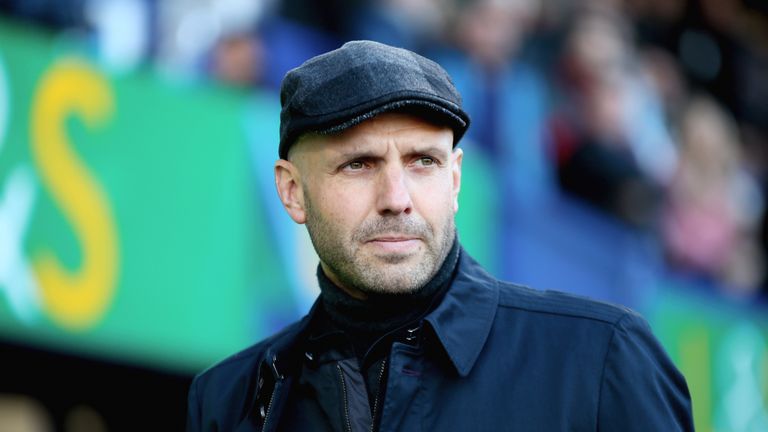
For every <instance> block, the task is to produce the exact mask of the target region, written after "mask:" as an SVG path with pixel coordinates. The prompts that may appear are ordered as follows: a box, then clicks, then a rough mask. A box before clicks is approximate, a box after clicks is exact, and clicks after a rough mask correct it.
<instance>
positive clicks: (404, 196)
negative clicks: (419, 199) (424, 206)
mask: <svg viewBox="0 0 768 432" xmlns="http://www.w3.org/2000/svg"><path fill="white" fill-rule="evenodd" d="M380 176H381V177H380V179H379V180H380V181H379V184H378V187H377V189H378V190H377V197H376V198H377V200H376V207H377V210H378V212H379V214H381V215H387V214H389V215H398V214H400V213H405V214H410V213H411V209H412V207H413V203H412V202H411V192H410V190H409V189H408V185H407V182H406V181H407V178H406V175H405V170H404V167H402V166H399V165H396V166H388V167H386V168H385V169H383V170H382V171H381V174H380Z"/></svg>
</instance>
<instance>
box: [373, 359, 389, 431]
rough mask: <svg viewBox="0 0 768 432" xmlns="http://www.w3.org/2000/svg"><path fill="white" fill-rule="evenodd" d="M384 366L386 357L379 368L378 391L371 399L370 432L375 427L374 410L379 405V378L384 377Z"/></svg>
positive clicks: (385, 366)
mask: <svg viewBox="0 0 768 432" xmlns="http://www.w3.org/2000/svg"><path fill="white" fill-rule="evenodd" d="M386 368H387V359H386V358H385V359H384V360H382V362H381V370H379V387H378V390H379V391H377V392H376V397H375V398H374V399H373V415H372V416H371V432H373V430H374V429H375V427H376V411H377V408H378V407H379V395H380V394H381V380H382V379H383V378H384V369H386Z"/></svg>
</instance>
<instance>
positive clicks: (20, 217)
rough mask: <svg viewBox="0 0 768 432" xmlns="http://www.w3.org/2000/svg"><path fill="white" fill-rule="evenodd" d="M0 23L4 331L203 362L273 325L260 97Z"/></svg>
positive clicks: (274, 268)
mask: <svg viewBox="0 0 768 432" xmlns="http://www.w3.org/2000/svg"><path fill="white" fill-rule="evenodd" d="M0 24H1V25H0V77H2V79H0V107H1V108H0V333H1V334H2V336H4V337H7V338H11V339H14V340H18V341H20V342H23V343H29V344H45V345H46V346H58V347H60V348H65V349H68V348H76V349H79V350H85V351H94V352H97V353H99V354H101V355H107V356H110V357H116V358H122V359H142V360H144V361H149V362H151V363H157V364H160V365H172V366H174V367H181V368H186V369H190V370H197V369H199V368H201V367H203V366H205V365H208V364H210V363H211V362H213V361H215V360H217V359H220V358H222V357H223V356H224V355H227V354H230V353H232V352H234V351H236V350H237V349H240V348H242V347H244V346H246V345H248V344H249V343H252V341H253V339H254V338H255V337H258V336H261V335H263V334H264V333H266V332H268V331H272V330H273V329H272V328H270V323H269V321H268V320H269V318H268V317H269V316H270V313H274V312H275V310H274V309H275V305H273V304H270V299H271V298H273V297H274V298H278V297H284V296H285V294H284V293H281V292H279V289H280V287H281V286H285V283H284V281H283V280H282V279H281V275H283V274H284V273H285V272H284V271H282V270H280V268H279V265H280V264H279V262H278V261H277V258H276V256H275V255H274V254H272V253H271V252H270V249H271V248H270V247H269V246H268V245H267V244H268V242H270V241H271V240H269V239H268V237H269V234H268V232H267V227H266V224H265V223H264V221H263V220H262V218H263V212H262V210H261V209H260V208H259V201H258V200H256V199H254V196H255V193H256V191H255V186H254V181H253V179H252V178H251V177H252V171H253V170H252V168H251V164H250V162H249V157H250V156H249V153H248V147H247V145H246V139H245V129H244V128H243V126H242V121H243V112H244V109H243V106H244V105H245V102H246V101H245V96H244V95H242V94H237V93H228V92H225V91H222V90H221V89H218V90H213V89H210V88H205V87H201V86H193V85H185V86H181V85H171V84H170V83H168V82H163V81H162V80H160V79H158V78H157V77H156V76H152V75H150V74H145V73H141V72H139V73H131V74H130V75H125V76H110V75H109V74H108V73H107V72H105V70H104V69H102V68H100V67H99V66H98V65H97V64H96V63H94V62H93V61H91V60H89V59H88V58H87V57H85V56H82V55H79V54H77V50H74V49H72V48H71V47H63V46H62V45H61V44H60V43H58V42H57V41H56V40H54V39H53V37H52V36H46V35H41V34H38V33H33V32H30V31H27V30H25V29H22V28H17V27H15V26H14V25H12V24H10V23H8V22H2V23H0ZM265 106H266V105H265ZM262 111H265V110H262ZM250 115H255V116H259V115H265V116H267V115H268V116H270V117H269V122H265V123H264V124H273V123H274V122H273V121H272V120H273V118H272V115H273V113H271V112H253V110H251V111H250ZM254 123H255V124H258V123H259V122H258V121H256V122H254ZM263 133H264V134H265V135H272V134H275V135H273V136H276V131H275V130H273V129H269V130H265V131H264V132H263ZM257 291H258V298H257V297H256V293H257ZM273 291H274V292H273ZM282 302H283V303H285V300H284V299H283V300H282ZM278 309H279V308H278ZM260 311H268V312H265V313H264V314H259V312H260ZM278 312H279V311H278ZM265 317H267V318H265ZM203 341H204V342H203Z"/></svg>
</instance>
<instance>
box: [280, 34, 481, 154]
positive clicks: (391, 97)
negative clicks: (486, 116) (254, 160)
mask: <svg viewBox="0 0 768 432" xmlns="http://www.w3.org/2000/svg"><path fill="white" fill-rule="evenodd" d="M280 105H281V107H282V110H281V112H280V149H279V155H280V158H282V159H287V157H288V150H289V149H290V147H291V145H293V143H294V142H295V141H296V139H297V138H298V137H299V136H301V135H302V134H304V133H307V132H316V133H334V132H340V131H342V130H344V129H346V128H349V127H351V126H354V125H356V124H358V123H360V122H362V121H364V120H366V119H369V118H371V117H374V116H376V115H378V114H381V113H383V112H388V111H396V110H397V111H400V110H403V111H407V112H410V113H413V114H414V115H418V116H421V117H424V118H426V119H428V120H430V121H432V122H435V123H438V124H444V125H446V126H448V127H450V128H452V129H453V131H454V133H453V143H454V146H455V145H456V144H457V143H458V142H459V140H460V139H461V137H462V136H463V135H464V132H466V130H467V128H468V127H469V116H468V115H467V113H465V112H464V111H463V110H462V109H461V96H460V95H459V92H458V91H457V90H456V87H455V86H454V85H453V82H452V81H451V78H450V77H449V76H448V73H447V72H446V71H445V70H444V69H443V68H442V67H440V65H438V64H437V63H435V62H433V61H432V60H429V59H427V58H425V57H422V56H420V55H418V54H416V53H414V52H411V51H408V50H405V49H402V48H395V47H391V46H389V45H384V44H381V43H378V42H372V41H352V42H347V43H346V44H344V45H343V46H342V47H341V48H338V49H336V50H333V51H330V52H327V53H325V54H321V55H319V56H317V57H313V58H311V59H309V60H307V61H306V62H304V64H302V65H301V66H299V67H297V68H295V69H292V70H290V71H289V72H288V73H287V74H286V75H285V78H283V83H282V86H281V88H280Z"/></svg>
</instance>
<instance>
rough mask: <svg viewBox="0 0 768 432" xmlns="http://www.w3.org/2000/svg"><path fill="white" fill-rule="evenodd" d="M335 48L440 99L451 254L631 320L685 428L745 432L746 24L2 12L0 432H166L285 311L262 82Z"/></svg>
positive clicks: (766, 363)
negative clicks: (677, 376) (378, 55)
mask: <svg viewBox="0 0 768 432" xmlns="http://www.w3.org/2000/svg"><path fill="white" fill-rule="evenodd" d="M352 39H373V40H378V41H382V42H385V43H389V44H392V45H397V46H402V47H406V48H409V49H412V50H415V51H417V52H419V53H422V54H424V55H426V56H428V57H430V58H432V59H434V60H436V61H437V62H439V63H440V64H441V65H443V67H445V68H446V69H447V70H448V71H449V73H450V74H451V76H452V77H453V78H454V80H455V83H456V85H457V87H458V88H459V90H460V91H461V93H462V94H463V96H464V102H465V107H466V110H467V111H468V112H469V113H470V115H471V117H472V121H473V124H472V127H471V128H470V130H469V132H468V134H467V136H466V138H465V139H464V140H463V142H462V144H461V146H462V147H463V148H464V152H465V158H464V177H463V180H464V184H463V188H462V196H461V200H460V202H461V210H460V212H459V215H458V222H457V223H458V226H459V235H460V237H461V240H462V243H463V244H464V246H465V248H466V249H467V250H468V251H469V252H470V253H471V254H472V255H473V256H475V257H476V258H477V259H478V260H479V261H481V262H482V263H483V264H484V265H485V266H486V267H487V268H488V269H490V271H491V272H492V273H494V274H495V275H496V276H498V277H500V278H503V279H507V280H512V281H516V282H519V283H522V284H527V285H531V286H533V287H535V288H538V289H556V290H561V291H569V292H573V293H577V294H583V295H588V296H591V297H595V298H598V299H602V300H605V301H609V302H614V303H620V304H624V305H627V306H629V307H632V308H634V309H636V310H638V311H640V312H641V313H643V314H644V315H645V316H646V317H647V318H648V320H649V322H650V323H651V326H652V327H653V329H654V331H655V333H656V334H657V336H658V337H659V338H660V339H661V341H662V343H663V344H664V345H665V347H666V349H667V350H668V352H669V354H670V356H671V357H672V358H673V360H674V362H675V363H676V364H677V366H678V367H679V368H680V369H681V370H682V371H683V373H684V374H685V376H686V378H687V380H688V385H689V387H690V390H691V393H692V397H693V404H694V417H695V423H696V427H697V430H699V431H704V432H707V431H730V432H740V431H766V430H768V309H767V308H768V306H766V294H768V233H767V232H766V231H767V230H768V213H766V194H767V193H768V102H767V101H768V3H766V2H765V1H763V0H591V1H576V0H328V1H312V0H218V1H214V0H57V1H54V0H0V431H3V432H5V431H20V432H24V431H94V432H98V431H121V430H182V429H183V427H184V422H185V417H184V416H185V407H186V392H187V387H188V385H189V383H190V380H191V378H192V377H193V376H194V374H195V373H197V372H199V371H201V370H203V369H204V368H206V367H208V366H209V365H211V364H213V363H214V362H216V361H217V360H220V359H222V358H224V357H226V356H228V355H230V354H232V353H234V352H236V351H238V350H240V349H242V348H243V347H245V346H247V345H249V344H251V343H253V342H255V341H257V340H259V339H261V338H263V337H265V336H267V335H269V334H271V333H272V332H274V331H276V330H278V329H280V328H281V327H282V326H284V325H286V324H287V323H289V322H291V321H293V320H294V319H296V318H297V317H299V316H301V315H302V314H303V313H305V312H306V311H307V310H308V308H309V305H310V304H311V303H312V301H313V299H314V297H315V296H316V294H317V288H316V282H315V278H314V270H315V266H316V264H317V258H316V257H315V255H314V252H313V250H312V248H311V244H310V243H309V240H308V236H307V235H306V233H305V232H304V228H303V227H299V226H295V225H294V224H293V223H292V222H291V221H290V219H289V218H288V217H287V216H286V215H284V214H283V210H282V208H281V206H280V203H279V201H278V199H277V196H276V193H275V191H274V186H273V179H272V164H273V163H274V161H275V159H276V158H277V143H278V125H279V124H278V122H279V98H278V92H279V85H280V81H281V79H282V77H283V75H284V74H285V72H286V71H287V70H289V69H290V68H293V67H295V66H298V65H299V64H301V63H302V62H303V61H304V60H306V59H308V58H310V57H311V56H314V55H316V54H319V53H322V52H325V51H327V50H330V49H334V48H336V47H338V46H340V45H341V44H342V43H343V42H344V41H346V40H352Z"/></svg>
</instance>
